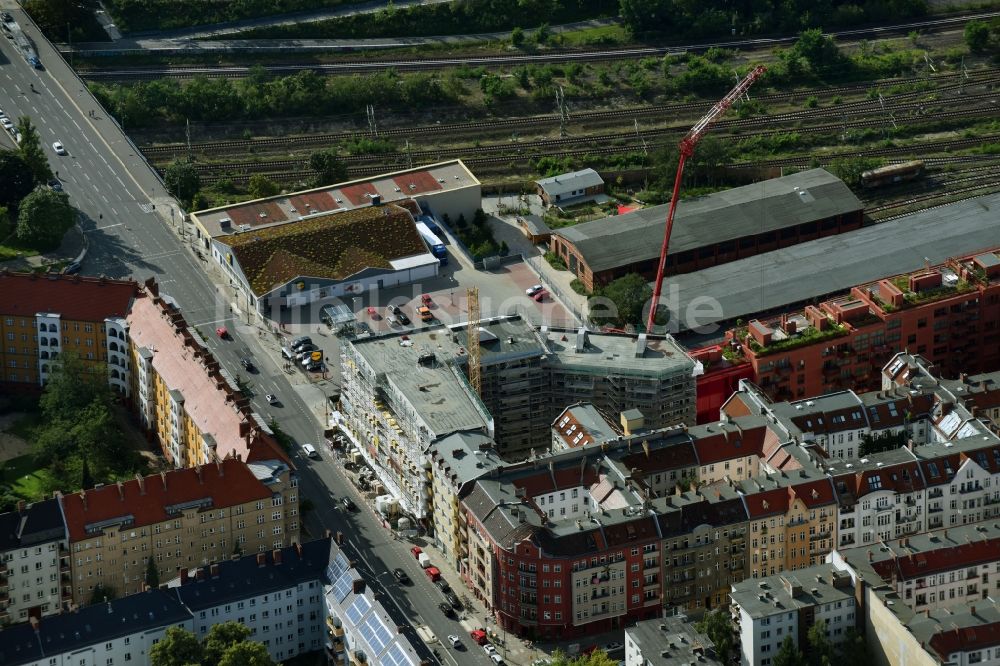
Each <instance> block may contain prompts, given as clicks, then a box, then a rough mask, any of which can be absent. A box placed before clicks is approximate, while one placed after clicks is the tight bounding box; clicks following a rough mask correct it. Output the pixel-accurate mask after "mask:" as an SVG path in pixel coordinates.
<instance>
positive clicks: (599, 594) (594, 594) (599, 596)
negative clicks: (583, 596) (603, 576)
mask: <svg viewBox="0 0 1000 666" xmlns="http://www.w3.org/2000/svg"><path fill="white" fill-rule="evenodd" d="M610 596H611V592H609V591H608V590H601V591H600V592H598V591H597V590H594V591H593V592H591V593H590V598H591V599H604V598H606V597H610Z"/></svg>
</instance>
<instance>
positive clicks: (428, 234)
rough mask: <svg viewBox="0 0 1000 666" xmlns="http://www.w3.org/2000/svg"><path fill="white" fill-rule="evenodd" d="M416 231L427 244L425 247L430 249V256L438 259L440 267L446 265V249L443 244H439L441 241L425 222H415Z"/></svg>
mask: <svg viewBox="0 0 1000 666" xmlns="http://www.w3.org/2000/svg"><path fill="white" fill-rule="evenodd" d="M417 231H419V232H420V237H421V238H423V239H424V242H425V243H427V247H429V248H430V251H431V254H433V255H434V256H435V257H437V258H438V260H439V261H440V262H441V265H442V266H443V265H445V264H447V263H448V248H447V247H445V244H444V243H442V242H441V239H440V238H438V237H437V235H436V234H435V233H434V232H433V231H431V229H430V227H428V226H427V223H426V222H417Z"/></svg>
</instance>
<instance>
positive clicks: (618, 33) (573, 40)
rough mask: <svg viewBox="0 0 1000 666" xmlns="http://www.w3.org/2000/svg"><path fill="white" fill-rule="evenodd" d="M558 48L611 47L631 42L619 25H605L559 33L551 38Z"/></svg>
mask: <svg viewBox="0 0 1000 666" xmlns="http://www.w3.org/2000/svg"><path fill="white" fill-rule="evenodd" d="M553 39H554V40H555V41H557V42H558V43H559V45H560V46H570V47H572V46H613V45H617V44H629V43H631V42H632V41H633V40H632V38H631V37H630V36H629V34H628V31H627V30H626V29H625V28H624V27H623V26H620V25H607V26H601V27H599V28H585V29H583V30H572V31H569V32H561V33H559V34H558V35H556V36H555V37H554V38H553Z"/></svg>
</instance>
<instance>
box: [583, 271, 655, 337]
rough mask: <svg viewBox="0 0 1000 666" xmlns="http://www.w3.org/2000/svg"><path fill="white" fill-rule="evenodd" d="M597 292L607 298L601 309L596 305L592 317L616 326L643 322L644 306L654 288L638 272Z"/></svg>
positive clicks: (598, 322) (602, 322)
mask: <svg viewBox="0 0 1000 666" xmlns="http://www.w3.org/2000/svg"><path fill="white" fill-rule="evenodd" d="M595 292H596V294H595V295H597V296H601V297H603V298H604V299H607V300H606V302H604V303H603V304H602V305H601V306H600V307H599V309H598V308H596V307H595V313H594V316H592V319H594V322H595V323H597V324H613V325H616V326H626V325H628V324H632V325H636V326H638V325H641V324H643V323H644V321H643V317H642V311H643V308H644V307H645V306H646V304H647V303H649V299H650V298H651V297H652V295H653V289H652V288H651V287H650V286H649V284H648V283H647V282H646V280H645V279H643V277H642V276H641V275H639V274H638V273H629V274H628V275H625V276H624V277H620V278H618V279H617V280H614V281H613V282H611V283H609V284H607V285H606V286H604V287H602V288H600V289H597V290H595Z"/></svg>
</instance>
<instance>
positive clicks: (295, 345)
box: [291, 336, 312, 352]
mask: <svg viewBox="0 0 1000 666" xmlns="http://www.w3.org/2000/svg"><path fill="white" fill-rule="evenodd" d="M311 344H312V338H310V337H308V336H302V337H301V338H295V339H294V340H292V346H291V350H292V351H293V352H295V351H298V350H299V348H300V347H304V346H305V345H311Z"/></svg>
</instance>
